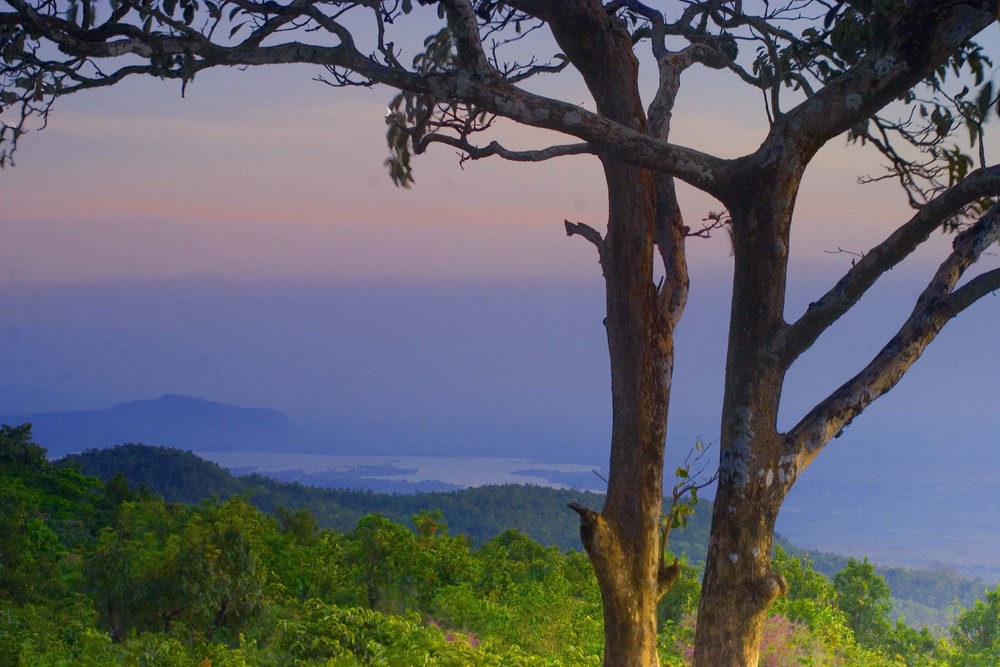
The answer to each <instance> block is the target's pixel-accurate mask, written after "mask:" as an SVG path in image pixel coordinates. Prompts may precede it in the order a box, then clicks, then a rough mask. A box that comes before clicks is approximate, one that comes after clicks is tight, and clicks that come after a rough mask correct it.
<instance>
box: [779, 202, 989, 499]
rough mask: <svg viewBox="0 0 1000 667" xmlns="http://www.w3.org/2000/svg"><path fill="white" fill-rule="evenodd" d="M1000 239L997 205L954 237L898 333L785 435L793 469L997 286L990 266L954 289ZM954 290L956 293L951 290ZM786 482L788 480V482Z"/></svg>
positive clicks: (803, 464)
mask: <svg viewBox="0 0 1000 667" xmlns="http://www.w3.org/2000/svg"><path fill="white" fill-rule="evenodd" d="M998 240H1000V204H996V205H994V206H993V207H992V208H991V209H990V211H989V212H988V213H987V214H986V215H984V216H983V217H982V218H980V219H979V220H978V221H977V222H976V223H975V224H974V225H972V226H971V227H969V228H968V229H966V230H964V231H962V232H961V233H959V234H958V236H956V237H955V242H954V244H953V250H952V252H951V253H950V254H949V255H948V257H947V259H945V261H944V262H943V263H942V264H941V266H940V267H938V270H937V271H936V272H935V274H934V276H933V278H932V279H931V281H930V282H929V283H928V285H927V287H926V289H924V291H923V293H922V294H921V295H920V297H919V298H918V299H917V303H916V306H915V307H914V309H913V312H912V313H911V314H910V316H909V317H908V318H907V319H906V321H905V322H904V323H903V325H902V327H900V329H899V331H898V332H897V333H896V335H895V336H894V337H893V338H892V340H890V341H889V343H888V344H887V345H886V346H885V347H883V348H882V350H881V351H880V352H879V353H878V354H877V355H875V358H874V359H872V360H871V362H869V364H868V365H867V366H866V367H865V368H864V369H863V370H862V371H861V372H860V373H858V374H857V375H855V376H854V377H853V378H851V379H850V380H848V381H847V382H846V383H845V384H843V385H842V386H841V387H840V388H838V389H837V390H836V391H835V392H833V393H832V394H830V396H828V397H827V398H826V399H824V400H823V401H822V402H820V403H819V404H818V405H817V406H816V407H815V408H813V409H812V410H811V411H810V412H809V414H807V415H806V416H805V417H803V418H802V420H801V421H800V422H799V423H798V424H796V425H795V427H794V428H792V429H791V430H790V431H789V432H788V434H787V435H786V443H787V445H788V446H789V448H790V451H792V452H793V453H794V456H795V457H796V458H797V470H796V473H799V472H801V471H802V469H803V468H805V467H806V466H807V465H809V463H810V462H811V461H812V460H813V459H814V458H815V457H816V455H817V454H819V451H820V450H821V449H822V448H823V446H824V445H826V443H827V442H829V441H830V439H832V438H834V437H836V436H837V435H839V434H840V432H841V431H842V430H843V429H844V428H845V427H846V426H847V425H848V424H850V422H851V421H852V420H853V419H854V418H855V417H856V416H857V415H859V414H860V413H861V412H862V411H863V410H864V409H865V408H866V407H868V405H870V404H871V403H872V402H873V401H875V400H876V399H877V398H879V397H880V396H882V395H883V394H885V393H886V392H888V391H889V390H890V389H892V388H893V387H894V386H895V385H896V383H897V382H899V380H900V378H902V377H903V375H904V374H905V373H906V371H907V370H909V368H910V367H911V366H912V365H913V363H914V362H916V360H917V359H918V358H920V355H921V354H922V353H923V351H924V349H925V348H926V347H927V345H928V344H929V343H930V342H931V341H932V340H934V338H935V337H936V336H937V334H938V333H939V332H940V331H941V329H942V328H943V327H944V325H945V324H947V323H948V322H949V321H951V319H952V318H953V317H955V316H956V315H957V314H958V313H960V312H961V311H963V310H964V309H965V308H967V307H968V306H969V305H971V304H972V303H974V302H975V301H977V300H978V299H980V298H982V297H983V296H985V295H986V294H989V293H991V292H993V291H995V290H997V289H998V288H1000V270H993V271H989V272H987V273H984V274H982V275H980V276H979V277H977V278H975V279H973V280H971V281H970V282H969V283H967V284H966V285H965V286H963V287H962V288H960V289H957V290H955V289H954V288H955V285H956V284H957V283H958V281H959V280H960V279H961V277H962V275H963V274H964V272H965V270H966V269H967V268H968V267H969V266H971V265H972V264H973V263H974V262H975V261H976V260H977V259H979V257H980V256H981V255H982V253H983V252H984V251H985V250H986V249H987V248H988V247H990V246H991V245H993V244H994V243H996V242H997V241H998ZM953 290H954V291H953ZM789 483H790V482H789Z"/></svg>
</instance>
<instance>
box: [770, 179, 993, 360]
mask: <svg viewBox="0 0 1000 667" xmlns="http://www.w3.org/2000/svg"><path fill="white" fill-rule="evenodd" d="M990 196H1000V165H994V166H993V167H990V168H988V169H979V170H976V171H975V172H973V173H972V174H970V175H969V176H968V177H967V178H966V179H965V180H963V181H961V182H960V183H958V184H956V185H955V186H953V187H951V188H950V189H948V190H946V191H945V192H943V193H942V194H941V195H939V196H938V197H937V198H936V199H934V200H933V201H931V202H929V203H928V204H926V205H925V206H924V207H923V208H922V209H920V211H919V212H918V213H917V214H916V215H914V216H913V217H912V218H910V220H909V221H908V222H906V223H905V224H904V225H902V226H901V227H899V228H898V229H897V230H896V231H895V232H893V233H892V235H891V236H889V238H887V239H886V240H885V241H883V242H882V243H880V244H879V245H877V246H875V247H874V248H872V249H871V250H869V251H868V252H867V253H865V254H864V256H863V257H861V259H859V260H857V261H856V262H854V264H853V266H852V267H851V269H850V270H849V271H848V272H847V273H846V274H845V275H844V277H843V278H841V279H840V281H838V282H837V284H836V285H834V286H833V288H832V289H830V291H828V292H827V293H826V294H824V295H823V296H822V297H821V298H820V299H819V300H818V301H815V302H814V303H811V304H809V308H808V309H807V310H806V312H805V313H804V314H803V315H802V317H800V318H799V319H798V321H796V322H795V323H794V324H792V325H791V327H789V328H788V329H787V330H786V333H785V335H784V336H782V337H779V338H778V339H777V340H776V346H775V353H776V354H778V355H779V356H780V357H781V358H783V360H784V364H785V367H786V368H787V367H788V366H789V365H791V363H792V362H793V361H794V360H795V359H796V358H797V357H798V356H799V355H800V354H802V353H803V352H804V351H805V350H807V349H808V348H809V347H810V346H811V345H812V344H813V343H814V342H815V341H816V339H817V338H819V336H820V335H821V334H822V333H823V332H824V331H826V330H827V329H828V328H829V327H830V325H832V324H833V323H834V322H836V321H837V320H838V319H839V318H840V317H841V316H842V315H843V314H844V313H846V312H847V311H848V310H850V309H851V308H852V307H853V306H854V305H855V304H856V303H857V302H858V301H859V300H860V299H861V297H862V296H863V295H864V294H865V292H866V291H868V288H870V287H871V286H872V285H873V284H874V283H875V281H876V280H878V279H879V278H880V277H881V276H882V275H883V274H885V273H886V272H887V271H889V270H890V269H892V268H893V267H894V266H896V265H897V264H899V263H900V262H901V261H903V260H904V259H905V258H906V257H908V256H909V255H910V254H912V253H913V252H914V251H915V250H916V249H917V248H918V247H919V246H920V245H921V244H923V243H924V242H925V241H926V240H927V239H928V237H929V236H930V235H931V233H932V232H933V231H934V230H936V229H939V228H940V227H941V226H942V224H944V223H945V222H946V221H947V220H948V219H950V218H951V217H952V216H954V215H955V214H956V213H958V212H960V211H961V210H962V209H964V208H965V207H966V206H968V205H969V204H971V203H973V202H975V201H976V200H978V199H981V198H983V197H990Z"/></svg>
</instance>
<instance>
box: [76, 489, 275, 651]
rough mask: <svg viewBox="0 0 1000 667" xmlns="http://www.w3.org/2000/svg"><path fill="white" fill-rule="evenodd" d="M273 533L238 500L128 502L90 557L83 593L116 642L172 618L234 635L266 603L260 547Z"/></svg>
mask: <svg viewBox="0 0 1000 667" xmlns="http://www.w3.org/2000/svg"><path fill="white" fill-rule="evenodd" d="M268 530H270V531H273V530H274V527H273V525H269V524H267V523H266V522H265V520H264V518H263V517H262V516H261V515H260V513H259V512H258V511H257V510H255V509H253V508H252V507H250V506H249V505H247V504H246V503H245V502H243V501H241V500H239V499H236V500H230V501H227V502H225V503H221V504H220V503H205V504H204V505H201V506H198V507H190V508H185V507H181V506H178V505H168V504H165V503H164V502H163V501H162V500H158V499H157V500H146V501H139V502H128V503H124V504H123V505H122V506H121V508H120V511H119V515H118V517H117V520H116V525H115V526H114V527H108V528H105V529H104V530H102V531H101V533H100V536H99V538H98V542H97V545H96V547H95V548H94V550H93V552H92V553H91V554H90V555H89V556H88V557H87V559H86V561H85V564H84V573H85V576H86V590H88V591H89V592H90V593H91V594H92V595H93V596H94V599H95V602H96V603H97V608H98V612H99V615H100V618H101V621H102V622H103V624H104V626H105V627H106V628H107V630H108V632H109V633H110V634H111V636H112V637H113V638H114V639H116V640H121V639H123V638H125V637H126V636H131V635H133V634H135V633H139V632H153V631H164V632H166V631H169V630H170V629H171V626H172V625H173V624H175V623H176V624H182V625H183V626H184V628H185V629H186V631H188V632H191V633H193V634H194V635H196V636H219V637H231V636H233V633H238V632H239V631H240V630H242V629H243V628H244V627H245V625H246V624H247V623H248V622H249V621H250V620H252V619H253V618H254V616H256V615H257V614H258V613H260V611H261V610H262V608H263V606H264V603H265V593H264V573H263V570H262V568H261V564H260V559H259V557H258V554H257V551H258V545H259V544H260V543H261V542H262V541H263V534H264V533H265V532H267V531H268Z"/></svg>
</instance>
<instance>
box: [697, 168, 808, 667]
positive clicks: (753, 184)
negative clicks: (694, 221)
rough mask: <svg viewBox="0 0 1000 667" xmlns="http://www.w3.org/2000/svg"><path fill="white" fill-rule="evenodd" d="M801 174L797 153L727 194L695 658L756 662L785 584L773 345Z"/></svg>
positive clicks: (785, 480) (782, 459)
mask: <svg viewBox="0 0 1000 667" xmlns="http://www.w3.org/2000/svg"><path fill="white" fill-rule="evenodd" d="M800 176H801V171H800V170H798V169H796V166H795V165H794V164H793V163H792V162H791V160H789V162H786V163H784V164H782V165H780V166H773V167H772V168H771V169H764V170H761V171H760V172H757V173H754V172H752V171H751V172H750V173H748V174H745V177H744V178H743V179H742V180H741V181H740V183H738V184H735V187H734V191H733V192H732V194H731V196H730V197H729V198H728V199H729V200H728V201H726V202H725V203H726V204H727V205H728V206H729V210H730V212H731V214H732V232H733V249H734V255H735V261H734V271H733V300H732V306H731V311H730V327H729V349H728V353H727V358H726V385H725V395H724V398H723V404H722V423H721V438H720V464H719V485H718V490H717V492H716V499H715V507H714V511H713V515H712V532H711V538H710V540H709V548H708V556H707V560H706V566H705V578H704V582H703V585H702V595H701V602H700V606H699V608H698V626H697V629H696V633H695V634H696V636H695V660H694V664H695V667H756V665H757V664H758V661H759V653H760V640H761V633H762V630H763V624H764V620H765V618H766V616H767V611H768V609H769V608H770V606H771V605H772V604H773V603H774V600H775V599H776V598H777V597H778V595H780V594H781V593H782V592H783V590H784V588H785V582H784V581H783V580H782V579H781V577H780V576H778V575H776V574H774V573H773V572H772V570H771V543H772V540H773V536H774V523H775V520H776V519H777V516H778V510H779V509H780V508H781V503H782V501H783V500H784V498H785V495H786V493H787V492H788V489H789V488H790V487H791V484H792V482H793V481H794V470H795V468H794V458H795V457H794V456H791V457H790V456H789V454H790V452H789V451H786V450H785V443H784V438H783V436H782V435H781V434H779V433H778V431H777V416H778V406H779V403H780V398H781V388H782V383H783V381H784V373H785V370H786V368H785V367H784V365H783V363H782V361H781V360H779V359H778V357H777V356H776V355H774V354H773V352H772V350H771V347H770V346H771V345H772V344H773V342H774V341H775V340H776V338H777V337H778V336H779V334H780V333H781V332H782V330H783V328H784V327H785V320H784V308H785V284H786V270H787V258H788V229H789V224H790V221H791V215H792V209H793V207H794V202H795V194H796V192H797V188H798V183H799V178H800ZM764 193H766V194H764Z"/></svg>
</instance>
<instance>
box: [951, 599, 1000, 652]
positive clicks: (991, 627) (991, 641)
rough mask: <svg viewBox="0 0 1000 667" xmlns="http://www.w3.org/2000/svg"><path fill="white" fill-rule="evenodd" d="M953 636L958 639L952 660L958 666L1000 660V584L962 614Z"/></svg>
mask: <svg viewBox="0 0 1000 667" xmlns="http://www.w3.org/2000/svg"><path fill="white" fill-rule="evenodd" d="M951 636H952V640H953V641H954V643H955V656H954V658H953V660H952V663H951V664H952V665H954V666H955V667H978V666H979V665H995V664H998V663H1000V587H998V588H996V589H994V590H992V591H989V592H987V593H986V599H985V600H980V601H977V602H976V603H975V604H974V605H973V606H972V607H971V608H969V609H966V610H965V611H963V612H962V613H961V614H959V616H958V618H957V619H956V620H955V624H954V626H953V627H952V631H951Z"/></svg>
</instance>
